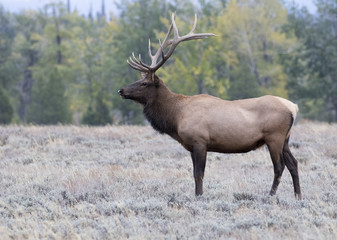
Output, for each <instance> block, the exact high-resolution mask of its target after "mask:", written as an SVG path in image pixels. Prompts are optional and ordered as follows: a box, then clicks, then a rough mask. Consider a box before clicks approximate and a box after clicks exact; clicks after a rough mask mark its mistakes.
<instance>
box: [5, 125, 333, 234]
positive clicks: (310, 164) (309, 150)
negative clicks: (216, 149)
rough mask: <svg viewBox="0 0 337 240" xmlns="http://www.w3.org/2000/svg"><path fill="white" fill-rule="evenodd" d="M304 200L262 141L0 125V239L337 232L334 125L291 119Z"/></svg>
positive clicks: (109, 129)
mask: <svg viewBox="0 0 337 240" xmlns="http://www.w3.org/2000/svg"><path fill="white" fill-rule="evenodd" d="M291 140H292V142H291V149H292V150H293V154H294V155H295V157H297V159H298V160H299V162H300V165H299V167H300V180H301V185H302V191H303V196H304V200H302V201H296V200H295V198H294V196H293V186H292V181H291V177H290V174H289V172H288V171H287V170H286V171H285V173H284V175H283V178H282V181H281V184H280V187H279V189H278V192H277V195H276V196H275V197H269V196H268V192H269V189H270V187H271V183H272V179H273V170H272V163H271V160H270V158H269V154H268V152H267V151H266V149H264V148H262V149H261V150H258V151H255V152H251V153H248V154H236V155H234V154H232V155H224V154H214V153H212V154H209V155H208V161H207V167H206V175H205V186H204V187H205V193H204V196H202V197H198V198H196V197H195V196H194V180H193V177H192V163H191V159H190V157H189V154H188V152H186V151H185V150H184V149H183V148H182V147H181V146H180V145H179V144H178V143H176V142H175V141H174V140H171V139H170V138H169V137H167V136H163V135H159V134H157V133H155V132H154V131H153V130H152V129H151V128H150V127H134V126H120V127H117V126H111V127H101V128H99V127H98V128H89V127H74V126H69V127H65V126H54V127H35V126H30V127H22V126H9V127H0V236H1V237H0V238H1V239H23V238H30V239H37V238H47V239H126V238H130V239H178V238H179V239H187V238H192V239H218V238H223V239H285V238H294V239H295V238H296V239H337V187H336V185H337V145H336V143H337V125H329V124H320V123H302V124H299V125H297V126H296V127H295V128H294V131H293V136H292V139H291Z"/></svg>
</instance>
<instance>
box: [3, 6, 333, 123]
mask: <svg viewBox="0 0 337 240" xmlns="http://www.w3.org/2000/svg"><path fill="white" fill-rule="evenodd" d="M70 3H71V0H68V4H63V3H62V2H59V3H49V4H46V5H45V6H44V7H43V8H41V9H39V10H37V11H36V10H25V11H21V12H20V13H11V12H9V11H7V10H6V6H2V5H1V4H0V124H9V123H17V124H26V123H33V124H58V123H60V124H88V125H105V124H111V123H115V124H118V123H123V124H143V123H145V120H144V118H143V116H142V113H141V111H142V109H141V107H140V106H139V105H138V104H134V103H132V102H130V101H125V100H123V99H121V98H120V97H119V95H118V94H117V90H118V89H120V88H121V87H123V86H125V85H127V84H130V83H132V82H134V81H135V80H137V79H138V78H139V73H137V72H136V71H134V70H132V69H131V68H130V67H129V66H128V65H127V63H126V59H127V58H128V57H129V56H130V55H131V54H132V52H135V54H141V55H142V57H143V59H144V61H145V62H149V58H148V54H147V51H148V48H147V46H148V40H149V39H151V42H152V49H153V51H154V49H157V48H158V46H159V44H158V39H163V37H164V36H165V34H166V31H167V29H168V27H169V24H170V15H171V13H172V12H176V15H177V18H176V22H177V25H178V28H179V31H180V33H181V34H184V33H187V32H189V30H190V28H191V25H192V23H193V20H194V13H197V14H198V24H197V30H196V32H212V33H215V34H216V35H217V37H214V38H210V39H206V40H202V41H192V42H186V43H183V44H181V45H180V46H179V47H178V48H177V49H176V50H175V53H174V55H173V56H172V57H171V59H170V60H169V61H168V63H166V64H165V65H164V67H163V68H162V69H160V70H159V71H158V75H159V76H160V77H161V78H162V79H163V80H164V82H165V83H166V84H167V85H168V87H169V88H170V89H171V90H172V91H173V92H176V93H182V94H186V95H193V94H199V93H207V94H210V95H214V96H218V97H221V98H223V99H228V100H233V99H240V98H248V97H257V96H261V95H265V94H272V95H278V96H281V97H284V98H287V99H290V100H292V101H294V102H296V103H297V104H298V105H299V108H300V114H299V116H300V117H301V118H307V119H312V120H318V121H329V122H336V121H337V2H336V1H335V0H316V1H315V4H316V7H317V11H316V12H315V13H310V12H309V11H308V10H307V9H306V8H299V7H298V6H296V5H294V4H293V5H290V6H289V5H287V6H286V4H285V3H284V2H283V1H282V0H228V1H227V0H198V1H195V0H179V1H178V0H129V1H121V3H118V4H117V6H116V7H117V8H118V12H119V14H118V16H115V15H114V14H112V13H108V14H107V13H106V12H105V7H104V1H102V3H103V4H102V8H101V11H100V12H97V13H93V12H92V11H89V14H88V15H81V14H79V13H78V12H77V11H76V10H71V9H70ZM107 16H108V17H107Z"/></svg>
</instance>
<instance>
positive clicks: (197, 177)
mask: <svg viewBox="0 0 337 240" xmlns="http://www.w3.org/2000/svg"><path fill="white" fill-rule="evenodd" d="M206 156H207V151H206V147H205V146H200V145H195V146H193V151H192V152H191V157H192V161H193V176H194V181H195V195H197V196H199V195H202V194H203V187H202V185H203V179H204V172H205V166H206Z"/></svg>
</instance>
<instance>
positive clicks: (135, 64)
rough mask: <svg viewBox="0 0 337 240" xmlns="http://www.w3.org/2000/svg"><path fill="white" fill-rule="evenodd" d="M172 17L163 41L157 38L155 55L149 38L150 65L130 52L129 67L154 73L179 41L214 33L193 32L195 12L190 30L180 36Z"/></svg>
mask: <svg viewBox="0 0 337 240" xmlns="http://www.w3.org/2000/svg"><path fill="white" fill-rule="evenodd" d="M174 18H175V14H174V13H172V23H171V25H170V28H169V30H168V32H167V34H166V37H165V39H164V42H163V43H161V42H160V40H159V44H160V48H159V49H158V50H157V52H156V54H155V55H152V53H151V41H150V39H149V56H150V58H151V61H152V63H151V65H150V66H149V65H146V64H145V63H143V62H142V58H141V55H140V54H139V57H138V58H136V56H135V54H134V53H132V56H131V57H130V58H129V59H128V60H127V62H128V64H129V65H130V67H132V68H133V69H136V70H138V71H141V72H145V73H154V72H156V71H157V70H158V69H159V68H160V67H161V66H162V65H163V64H164V63H165V62H166V61H167V59H169V57H170V56H171V55H172V53H173V51H174V49H175V48H176V47H177V45H178V44H179V43H180V42H184V41H189V40H193V39H203V38H207V37H210V36H215V34H213V33H197V34H196V33H194V30H195V27H196V26H197V14H195V17H194V23H193V27H192V30H191V31H190V32H189V33H188V34H187V35H185V36H181V37H180V36H179V33H178V28H177V25H176V23H175V21H174ZM172 30H173V34H174V36H173V39H169V37H170V35H171V33H172ZM170 45H171V47H170V48H169V50H168V51H167V52H166V53H164V50H165V49H166V48H167V47H168V46H170ZM159 56H161V60H160V61H159V62H158V63H157V61H158V58H159Z"/></svg>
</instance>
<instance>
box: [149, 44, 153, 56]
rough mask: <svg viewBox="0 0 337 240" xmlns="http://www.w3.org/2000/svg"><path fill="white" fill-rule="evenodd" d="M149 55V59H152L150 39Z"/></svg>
mask: <svg viewBox="0 0 337 240" xmlns="http://www.w3.org/2000/svg"><path fill="white" fill-rule="evenodd" d="M149 56H150V58H151V60H153V56H152V53H151V40H150V39H149Z"/></svg>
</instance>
